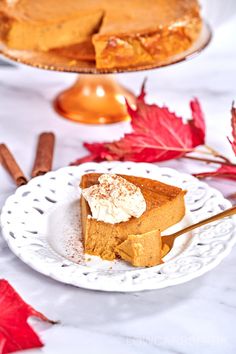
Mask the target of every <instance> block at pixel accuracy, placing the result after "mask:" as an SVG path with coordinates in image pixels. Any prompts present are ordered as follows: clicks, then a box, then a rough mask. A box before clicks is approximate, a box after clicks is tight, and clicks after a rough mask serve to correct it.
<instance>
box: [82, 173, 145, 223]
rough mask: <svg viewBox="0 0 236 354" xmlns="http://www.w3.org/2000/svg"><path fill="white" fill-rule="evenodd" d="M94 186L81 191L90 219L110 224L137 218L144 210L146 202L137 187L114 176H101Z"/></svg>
mask: <svg viewBox="0 0 236 354" xmlns="http://www.w3.org/2000/svg"><path fill="white" fill-rule="evenodd" d="M98 182H99V184H94V185H93V186H91V187H89V188H85V189H83V190H82V195H83V196H84V198H85V199H86V200H87V202H88V204H89V206H90V210H91V213H92V218H94V219H97V220H99V221H104V222H106V223H110V224H116V223H119V222H123V221H127V220H129V219H130V218H131V217H132V216H134V217H136V218H139V217H140V216H141V215H142V214H143V213H144V211H145V210H146V202H145V199H144V197H143V195H142V192H141V190H140V188H139V187H137V186H135V185H134V184H133V183H130V182H128V181H127V180H126V179H124V178H122V177H120V176H117V175H115V174H103V175H101V176H100V177H99V178H98Z"/></svg>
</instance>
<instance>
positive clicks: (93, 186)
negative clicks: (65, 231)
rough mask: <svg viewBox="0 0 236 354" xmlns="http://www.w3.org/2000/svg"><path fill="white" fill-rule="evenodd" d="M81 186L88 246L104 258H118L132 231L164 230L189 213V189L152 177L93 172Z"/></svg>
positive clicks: (91, 250) (85, 176)
mask: <svg viewBox="0 0 236 354" xmlns="http://www.w3.org/2000/svg"><path fill="white" fill-rule="evenodd" d="M124 181H125V182H124ZM100 185H101V186H102V188H100V189H99V186H100ZM127 185H128V187H127ZM121 186H122V188H121ZM80 187H81V188H82V196H81V221H82V234H83V243H84V250H85V252H86V253H88V254H92V255H96V256H100V257H101V258H103V259H107V260H113V259H115V258H116V257H117V254H118V253H119V252H117V250H118V249H117V247H118V246H119V245H121V244H122V243H123V242H124V241H126V240H127V239H128V238H129V235H134V236H132V237H135V235H142V234H146V233H149V232H152V231H156V230H159V231H160V232H161V231H163V230H165V229H167V228H168V227H170V226H172V225H174V224H176V223H177V222H179V221H180V220H181V219H182V218H183V216H184V215H185V204H184V195H185V191H183V190H182V189H180V188H177V187H174V186H170V185H167V184H165V183H162V182H159V181H154V180H151V179H148V178H143V177H135V176H126V175H108V174H105V175H104V174H103V175H102V174H97V173H89V174H85V175H83V176H82V178H81V183H80ZM123 187H124V188H123ZM140 193H141V196H142V197H140ZM137 194H139V197H137ZM111 196H112V198H113V200H112V203H113V204H114V205H115V207H114V205H112V206H110V204H109V203H110V199H111ZM127 213H129V214H127ZM127 215H128V216H127ZM114 220H115V221H114ZM122 220H125V221H122ZM151 236H152V235H151V234H149V237H151ZM132 237H131V238H132ZM146 244H147V243H146ZM149 244H150V243H149ZM147 252H150V250H147ZM119 254H120V253H119Z"/></svg>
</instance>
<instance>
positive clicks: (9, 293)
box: [0, 279, 55, 354]
mask: <svg viewBox="0 0 236 354" xmlns="http://www.w3.org/2000/svg"><path fill="white" fill-rule="evenodd" d="M30 316H34V317H37V318H39V319H41V320H43V321H47V322H50V323H55V322H52V321H50V320H49V319H47V317H45V316H44V315H43V314H42V313H40V312H38V311H36V310H34V309H33V308H32V307H31V306H30V305H28V304H26V303H25V302H24V301H23V300H22V298H21V297H20V295H19V294H18V293H17V292H16V291H15V290H14V289H13V287H12V286H11V285H10V284H9V283H8V282H7V281H6V280H3V279H2V280H0V354H6V353H12V352H15V351H18V350H23V349H29V348H39V347H42V346H43V343H42V342H41V340H40V338H39V337H38V335H37V334H36V333H35V332H34V331H33V329H32V328H31V327H30V325H29V324H28V323H27V320H28V318H29V317H30Z"/></svg>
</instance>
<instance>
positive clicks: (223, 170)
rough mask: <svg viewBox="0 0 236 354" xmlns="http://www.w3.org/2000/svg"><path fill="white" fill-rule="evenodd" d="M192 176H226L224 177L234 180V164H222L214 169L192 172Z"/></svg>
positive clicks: (235, 169) (235, 170)
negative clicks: (211, 170)
mask: <svg viewBox="0 0 236 354" xmlns="http://www.w3.org/2000/svg"><path fill="white" fill-rule="evenodd" d="M194 176H195V177H199V178H207V177H216V178H226V179H232V180H234V181H236V166H227V165H222V166H221V167H219V168H218V169H217V170H216V171H213V172H202V173H196V174H194Z"/></svg>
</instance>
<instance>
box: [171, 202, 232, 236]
mask: <svg viewBox="0 0 236 354" xmlns="http://www.w3.org/2000/svg"><path fill="white" fill-rule="evenodd" d="M234 214H236V206H233V207H232V208H230V209H227V210H224V211H223V212H222V213H219V214H216V215H213V216H211V217H210V218H207V219H205V220H202V221H199V222H197V223H196V224H193V225H190V226H187V227H185V228H184V229H182V230H179V231H177V232H175V233H173V234H171V235H166V236H171V237H173V238H175V237H178V236H180V235H182V234H185V233H186V232H189V231H192V230H194V229H197V228H198V227H200V226H203V225H206V224H209V223H211V222H213V221H217V220H220V219H223V218H225V217H227V216H232V215H234Z"/></svg>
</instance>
